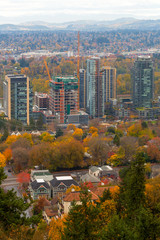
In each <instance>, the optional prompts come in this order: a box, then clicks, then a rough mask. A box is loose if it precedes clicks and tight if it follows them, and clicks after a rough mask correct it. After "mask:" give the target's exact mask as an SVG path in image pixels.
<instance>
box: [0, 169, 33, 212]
mask: <svg viewBox="0 0 160 240" xmlns="http://www.w3.org/2000/svg"><path fill="white" fill-rule="evenodd" d="M8 169H9V168H8V167H5V168H4V172H5V174H6V176H7V178H6V179H5V180H4V181H3V182H2V185H1V187H2V188H3V189H4V190H6V191H9V190H12V189H13V190H14V192H16V195H17V197H20V198H22V194H21V192H20V191H19V183H18V182H17V177H16V176H15V174H14V173H12V172H8ZM31 210H32V206H30V207H29V208H28V209H27V210H26V211H25V213H26V217H31V216H32V214H31Z"/></svg>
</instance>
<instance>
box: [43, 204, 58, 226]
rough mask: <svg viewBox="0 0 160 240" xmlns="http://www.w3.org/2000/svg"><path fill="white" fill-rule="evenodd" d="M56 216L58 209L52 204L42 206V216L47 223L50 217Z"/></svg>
mask: <svg viewBox="0 0 160 240" xmlns="http://www.w3.org/2000/svg"><path fill="white" fill-rule="evenodd" d="M53 217H54V218H58V209H54V208H53V207H52V206H49V207H47V206H46V207H44V211H43V218H44V220H45V221H46V222H47V224H49V223H50V222H51V220H52V218H53Z"/></svg>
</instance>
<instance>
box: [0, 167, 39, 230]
mask: <svg viewBox="0 0 160 240" xmlns="http://www.w3.org/2000/svg"><path fill="white" fill-rule="evenodd" d="M5 178H6V176H5V174H4V169H3V168H0V184H1V183H2V181H3V180H4V179H5ZM28 207H29V205H28V204H24V201H23V199H22V198H20V197H17V195H16V192H14V191H13V190H9V191H7V192H5V191H4V190H3V189H2V188H0V225H1V226H2V227H3V229H5V230H8V229H10V227H11V226H15V228H16V227H18V226H22V225H31V224H37V223H38V222H39V221H40V219H39V216H33V217H31V218H26V213H25V211H26V210H27V209H28Z"/></svg>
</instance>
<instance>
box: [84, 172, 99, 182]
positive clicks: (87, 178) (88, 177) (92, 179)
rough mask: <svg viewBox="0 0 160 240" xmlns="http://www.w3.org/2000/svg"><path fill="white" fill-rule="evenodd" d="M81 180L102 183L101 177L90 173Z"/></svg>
mask: <svg viewBox="0 0 160 240" xmlns="http://www.w3.org/2000/svg"><path fill="white" fill-rule="evenodd" d="M81 181H82V182H91V183H93V184H98V183H100V182H101V181H100V179H99V178H98V177H95V176H94V175H91V174H89V173H86V174H84V175H82V176H81Z"/></svg>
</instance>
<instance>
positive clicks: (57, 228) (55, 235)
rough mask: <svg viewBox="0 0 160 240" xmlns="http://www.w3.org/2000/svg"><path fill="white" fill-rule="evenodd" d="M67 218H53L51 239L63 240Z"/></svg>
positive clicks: (50, 227)
mask: <svg viewBox="0 0 160 240" xmlns="http://www.w3.org/2000/svg"><path fill="white" fill-rule="evenodd" d="M64 221H65V218H58V219H55V218H52V220H51V222H50V225H49V238H50V239H51V240H62V236H63V231H64Z"/></svg>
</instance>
